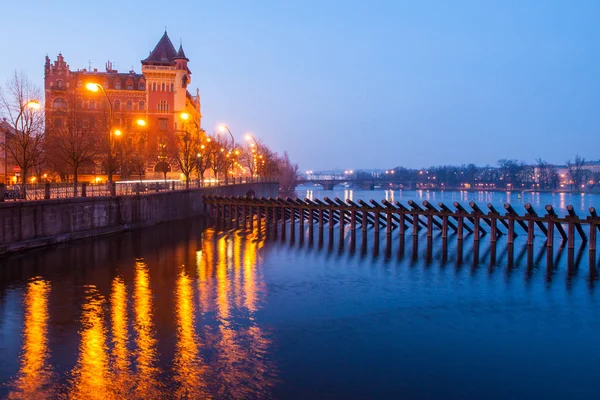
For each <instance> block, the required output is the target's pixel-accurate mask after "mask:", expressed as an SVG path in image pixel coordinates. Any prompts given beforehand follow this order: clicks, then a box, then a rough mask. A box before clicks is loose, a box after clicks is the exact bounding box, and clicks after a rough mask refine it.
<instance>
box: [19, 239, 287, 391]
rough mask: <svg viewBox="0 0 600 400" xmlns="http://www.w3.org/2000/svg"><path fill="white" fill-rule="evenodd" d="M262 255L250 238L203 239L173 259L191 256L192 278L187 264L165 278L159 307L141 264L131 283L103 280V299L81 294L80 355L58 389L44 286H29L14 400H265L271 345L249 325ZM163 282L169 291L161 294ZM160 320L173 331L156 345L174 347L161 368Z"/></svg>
mask: <svg viewBox="0 0 600 400" xmlns="http://www.w3.org/2000/svg"><path fill="white" fill-rule="evenodd" d="M263 246H264V241H263V240H260V239H258V238H257V237H256V236H254V235H244V234H241V233H240V232H234V233H230V234H225V235H217V234H216V233H215V232H214V231H212V230H207V231H205V233H204V235H203V239H202V242H201V246H200V248H197V249H193V250H192V251H193V253H191V254H189V253H188V255H187V256H185V257H184V256H182V255H181V254H179V255H178V257H179V258H178V259H190V258H188V257H189V256H191V259H192V262H195V263H196V265H195V268H196V271H195V272H196V273H197V278H196V277H195V276H193V275H194V273H193V272H190V269H189V268H186V266H185V265H179V266H177V268H176V269H171V271H173V273H174V274H176V275H175V277H176V279H175V280H172V281H171V280H169V279H166V280H165V282H166V283H161V282H158V283H157V284H156V285H157V286H156V287H157V296H160V298H161V301H160V303H156V304H155V300H153V299H154V294H153V290H152V288H153V286H152V285H151V282H152V281H153V278H151V276H152V277H153V275H151V271H150V269H149V266H148V265H146V263H145V262H144V261H143V260H142V259H138V260H136V261H135V262H134V263H132V264H131V267H130V268H132V269H133V279H132V281H131V282H126V280H125V279H123V277H122V276H121V275H117V276H116V277H112V278H111V279H110V280H108V282H110V286H109V290H107V292H108V293H107V294H106V298H105V297H104V296H103V294H102V293H101V292H100V290H99V289H98V287H103V286H102V285H101V284H99V285H98V287H97V286H95V285H89V286H86V287H85V293H84V296H83V299H82V303H83V304H82V306H81V315H80V318H79V328H78V330H79V352H78V355H77V361H76V364H75V367H74V368H73V370H72V371H71V372H70V373H69V374H68V377H69V379H68V382H67V384H66V385H64V386H60V384H59V383H57V378H58V376H56V377H52V376H51V373H50V371H51V369H50V367H48V365H49V361H48V358H49V355H48V354H49V350H48V344H47V341H48V320H49V319H50V318H49V316H48V296H49V292H50V284H49V283H47V282H44V281H42V280H36V281H34V282H31V283H30V284H29V285H28V289H27V292H26V295H25V300H24V307H25V322H24V328H23V340H24V344H23V350H22V360H21V363H22V366H21V369H20V370H19V374H18V375H17V377H16V378H15V380H14V382H15V383H14V385H13V386H14V390H13V392H12V393H11V398H45V397H47V395H48V394H52V393H55V394H61V395H63V397H67V398H73V399H88V398H91V399H94V398H97V399H113V398H132V399H159V398H210V397H214V398H261V397H268V391H269V390H270V389H271V388H272V386H273V383H274V376H275V372H274V370H275V369H274V367H273V365H272V362H271V361H270V360H269V346H270V345H271V341H270V339H269V337H268V335H267V334H266V333H265V332H264V330H263V329H262V328H261V327H260V326H259V325H258V322H257V318H256V316H257V312H258V311H259V309H260V304H261V301H262V298H263V296H264V294H265V292H266V290H265V287H264V283H263V280H262V275H261V273H260V254H261V249H262V247H263ZM187 251H188V252H189V251H190V250H189V249H188V250H187ZM175 253H176V252H173V253H172V254H175ZM194 256H195V259H194ZM173 266H174V265H173ZM125 276H127V274H125ZM160 279H161V277H157V280H160ZM169 282H174V285H173V286H165V285H169ZM129 285H131V286H130V287H129ZM165 288H168V291H167V292H166V293H167V295H166V296H165V291H164V290H163V289H165ZM196 290H197V293H196ZM107 299H108V301H107ZM173 311H174V312H173ZM157 315H159V316H160V315H173V317H172V318H173V319H172V321H173V322H174V325H172V326H171V325H169V324H168V322H167V325H164V326H160V328H161V329H163V331H161V336H160V340H161V341H162V340H165V343H164V344H166V345H167V346H166V347H167V348H168V344H169V343H173V344H174V353H173V356H172V358H171V357H170V355H163V357H167V358H164V359H163V358H160V359H159V353H158V348H159V346H158V344H159V339H158V336H157V332H156V330H157V327H156V318H157ZM163 319H164V318H163ZM163 319H161V321H162V320H163ZM173 327H176V329H173ZM164 329H170V330H171V331H170V332H171V336H164V334H163V332H166V333H167V335H169V331H168V330H164ZM161 343H162V342H161ZM164 344H161V347H160V348H161V349H162V348H163V347H162V346H164ZM51 388H52V389H53V390H54V391H50V390H49V389H51Z"/></svg>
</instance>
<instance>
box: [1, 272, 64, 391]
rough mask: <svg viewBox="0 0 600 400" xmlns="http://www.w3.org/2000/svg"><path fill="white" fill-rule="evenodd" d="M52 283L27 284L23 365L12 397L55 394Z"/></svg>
mask: <svg viewBox="0 0 600 400" xmlns="http://www.w3.org/2000/svg"><path fill="white" fill-rule="evenodd" d="M49 293H50V284H49V283H48V282H46V281H44V280H42V279H40V278H35V279H34V280H33V281H31V282H29V283H28V284H27V292H26V294H25V300H24V302H23V303H24V306H25V322H24V328H23V335H22V338H23V351H22V354H21V357H20V363H21V367H20V369H19V372H18V374H17V379H16V381H15V382H14V384H13V385H11V386H12V387H13V390H12V391H11V393H10V395H9V398H11V399H13V398H14V399H22V398H26V399H35V398H42V397H44V396H52V395H53V392H52V390H51V388H50V384H51V383H52V377H53V374H52V368H51V367H50V365H49V364H48V358H49V356H50V354H49V349H48V338H47V333H48V294H49Z"/></svg>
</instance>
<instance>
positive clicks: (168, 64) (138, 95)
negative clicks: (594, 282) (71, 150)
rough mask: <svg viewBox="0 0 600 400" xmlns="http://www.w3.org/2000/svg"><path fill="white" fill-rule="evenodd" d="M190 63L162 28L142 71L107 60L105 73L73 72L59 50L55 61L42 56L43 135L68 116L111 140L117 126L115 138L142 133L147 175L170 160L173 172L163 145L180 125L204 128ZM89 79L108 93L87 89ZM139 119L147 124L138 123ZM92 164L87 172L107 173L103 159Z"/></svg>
mask: <svg viewBox="0 0 600 400" xmlns="http://www.w3.org/2000/svg"><path fill="white" fill-rule="evenodd" d="M188 62H189V59H188V58H187V57H186V55H185V53H184V51H183V47H182V46H181V45H180V46H179V50H176V49H175V47H174V46H173V43H172V42H171V40H170V39H169V36H168V35H167V32H166V31H165V33H164V35H163V36H162V37H161V38H160V40H159V42H158V43H157V45H156V46H155V47H154V49H153V50H152V51H151V52H150V55H149V56H148V57H147V58H146V59H144V60H142V61H141V73H136V72H135V71H134V70H131V71H129V72H119V71H117V70H115V69H113V65H112V63H111V62H110V61H109V62H107V63H106V68H105V71H98V70H97V69H93V70H87V69H82V70H75V71H73V70H71V68H70V67H69V65H68V64H67V63H66V61H65V59H64V57H63V55H62V54H58V57H57V58H56V60H55V61H54V62H51V61H50V58H49V57H48V56H46V62H45V66H44V89H45V98H46V101H45V104H46V106H45V107H46V109H45V111H46V126H47V135H52V132H53V130H57V129H60V128H61V127H63V126H65V124H67V123H69V122H70V121H68V120H69V118H77V124H81V126H82V127H83V129H87V131H88V132H89V134H90V135H96V136H98V140H99V141H107V143H109V142H110V139H108V140H107V137H108V136H109V135H110V134H111V133H109V132H115V131H116V130H118V131H119V132H120V133H121V135H119V137H118V138H113V139H112V140H113V141H116V140H121V141H131V140H133V139H134V138H139V137H140V136H143V137H144V143H145V147H146V151H147V162H146V168H145V176H146V177H153V176H155V174H158V173H160V172H162V170H161V168H159V167H160V165H161V163H164V162H167V163H168V164H170V165H168V170H169V171H175V170H176V167H175V165H171V164H173V163H169V161H168V157H166V156H165V154H163V153H164V151H165V146H166V144H167V143H172V140H171V139H172V137H173V135H176V134H177V132H180V131H181V130H182V129H184V123H185V124H188V125H186V127H185V129H193V130H195V131H197V132H201V130H202V128H201V126H202V125H201V120H202V114H201V109H200V94H199V92H198V90H196V93H195V94H194V95H192V94H191V93H190V92H189V91H188V86H189V84H190V83H191V75H192V73H191V71H190V69H189V68H188ZM89 83H94V84H99V85H102V88H103V89H104V92H105V93H106V96H105V94H104V92H103V91H102V90H98V91H96V92H93V91H90V90H89V89H88V88H87V87H86V85H87V84H89ZM107 97H108V99H107ZM111 108H112V112H111ZM74 115H75V117H74ZM182 115H183V116H184V117H183V118H182ZM184 118H185V121H184ZM139 120H143V121H144V122H145V124H144V125H143V126H141V125H139V124H138V121H139ZM88 168H89V167H88ZM93 168H94V169H95V171H93V172H91V173H96V174H98V173H103V172H105V171H103V166H102V164H101V163H96V164H95V165H94V166H93ZM104 169H105V167H104ZM88 173H89V171H88Z"/></svg>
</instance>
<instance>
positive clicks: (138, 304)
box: [133, 260, 161, 399]
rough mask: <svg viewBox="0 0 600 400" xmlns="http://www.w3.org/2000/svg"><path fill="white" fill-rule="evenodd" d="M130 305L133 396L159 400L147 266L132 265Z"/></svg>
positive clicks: (138, 263)
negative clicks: (134, 346)
mask: <svg viewBox="0 0 600 400" xmlns="http://www.w3.org/2000/svg"><path fill="white" fill-rule="evenodd" d="M133 305H134V330H135V333H136V338H135V345H136V352H135V361H136V368H137V377H136V380H137V386H136V395H137V397H138V398H145V399H154V398H160V397H161V395H160V388H161V385H160V384H159V381H158V373H159V370H158V368H157V367H156V361H157V360H156V358H157V352H156V338H155V333H154V324H153V322H152V319H153V304H152V289H151V288H150V277H149V273H148V266H147V265H146V263H144V262H143V261H141V260H138V261H137V262H136V263H135V278H134V287H133Z"/></svg>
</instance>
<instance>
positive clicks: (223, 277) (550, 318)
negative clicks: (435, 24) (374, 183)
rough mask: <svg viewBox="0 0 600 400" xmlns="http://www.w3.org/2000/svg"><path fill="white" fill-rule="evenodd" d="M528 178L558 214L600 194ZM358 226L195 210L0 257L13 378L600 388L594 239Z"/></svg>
mask: <svg viewBox="0 0 600 400" xmlns="http://www.w3.org/2000/svg"><path fill="white" fill-rule="evenodd" d="M309 190H310V189H309ZM345 194H346V193H345V192H344V190H341V191H332V192H325V191H313V192H311V193H307V192H302V191H299V193H298V195H299V197H311V196H314V197H318V198H322V197H324V196H328V197H332V198H333V197H336V196H337V197H340V198H343V197H350V196H347V195H345ZM351 196H352V197H353V198H354V199H355V200H357V199H358V198H364V199H369V198H374V199H377V200H380V199H382V198H385V197H388V198H391V196H390V194H389V193H387V194H386V193H383V191H381V192H353V193H352V194H351ZM363 196H364V197H363ZM393 196H394V199H395V200H399V201H401V202H403V203H406V201H407V200H408V199H409V198H412V199H415V200H417V199H419V200H420V201H422V200H423V199H426V198H427V196H429V200H430V201H431V202H432V203H434V204H436V203H437V202H439V201H444V202H448V203H451V202H452V201H460V202H464V204H463V205H465V206H466V205H467V204H466V203H467V202H468V201H469V200H472V199H474V200H475V201H477V202H480V203H481V204H480V206H481V207H482V208H483V206H485V203H487V202H491V203H493V204H495V205H497V206H498V208H499V207H501V206H502V204H503V202H504V201H506V194H505V193H504V194H502V193H491V194H485V193H482V194H477V193H467V194H464V193H454V194H453V193H439V192H429V193H427V192H421V193H417V192H404V193H400V192H395V193H393ZM461 196H466V197H465V198H461ZM478 196H482V197H481V198H480V197H478ZM502 196H504V197H502ZM514 196H515V194H513V195H511V203H518V202H519V201H525V202H531V203H532V204H533V205H534V206H535V207H536V208H539V211H538V212H540V213H541V209H542V208H543V205H545V204H553V205H554V206H555V208H556V209H557V212H558V213H559V214H560V215H562V214H563V213H564V212H563V211H562V210H564V207H566V205H567V204H573V205H574V206H576V210H577V212H578V213H582V214H583V212H584V211H585V212H587V207H589V206H590V205H593V203H594V201H595V200H596V201H597V200H598V198H597V197H595V196H590V195H586V196H581V195H552V194H543V195H535V194H532V195H531V196H532V197H531V199H532V200H528V198H527V196H529V194H524V195H523V196H522V199H516V200H515V199H514ZM536 196H537V199H538V200H534V199H535V198H536ZM597 204H600V202H597ZM515 209H517V207H515ZM522 210H523V209H522V208H519V209H518V211H522ZM296 228H298V225H297V226H296ZM348 236H349V235H348V232H346V233H345V234H344V236H343V237H342V238H341V239H340V237H339V232H338V229H337V228H336V229H334V230H333V232H332V236H331V237H329V235H328V234H326V235H325V238H324V240H323V241H322V242H320V241H319V240H314V241H311V240H310V239H309V238H308V237H307V232H298V231H296V234H295V235H294V239H293V240H292V239H291V235H290V233H289V232H288V235H287V238H286V239H285V240H282V239H281V237H274V236H272V235H271V236H269V235H260V236H259V235H258V234H257V232H243V231H240V230H228V231H224V232H216V231H215V230H214V229H212V228H210V227H206V226H205V225H204V222H203V221H201V220H190V221H179V222H173V223H166V224H161V225H157V226H154V227H150V228H146V229H144V230H136V231H131V232H127V233H122V234H116V235H112V236H106V237H100V238H96V239H90V240H80V241H76V242H73V243H68V244H63V245H58V246H53V247H49V248H45V249H40V250H36V251H31V252H28V253H24V254H19V255H15V256H11V257H7V258H4V259H1V260H0V265H1V268H0V381H2V382H3V384H2V386H0V396H2V397H9V398H56V397H58V398H81V399H83V398H99V399H100V398H102V399H105V398H144V399H147V398H216V399H227V398H235V399H269V398H275V399H388V398H390V399H391V398H411V399H469V398H472V399H484V398H485V399H506V398H515V399H517V398H518V399H527V398H531V399H538V398H546V399H565V398H575V399H578V398H581V399H584V398H585V399H589V398H596V397H598V395H597V384H596V382H597V378H596V372H595V367H596V366H597V365H598V362H600V350H598V349H597V348H596V346H595V340H596V337H597V334H598V332H600V318H598V315H599V311H600V300H599V299H598V287H597V285H598V272H597V263H598V262H597V258H596V257H595V255H594V256H593V257H589V256H588V252H587V250H586V248H585V246H584V245H581V247H578V248H577V249H576V250H575V255H574V259H575V262H574V263H570V264H569V263H567V259H568V258H569V257H567V256H564V255H563V252H566V251H563V250H562V249H559V248H558V246H556V247H557V248H555V249H554V250H551V252H550V253H548V250H547V249H546V248H544V246H543V240H541V238H538V239H537V240H536V242H535V246H534V247H533V248H531V249H528V248H526V246H524V244H523V238H522V237H521V236H520V237H518V238H517V241H516V243H515V249H514V253H515V254H514V262H513V263H511V265H510V266H509V265H508V264H507V246H506V242H505V240H502V239H501V240H499V242H498V245H497V249H494V250H493V251H492V250H491V249H490V248H489V244H488V241H487V240H483V239H482V242H481V245H480V247H477V248H476V247H475V245H474V243H473V241H472V240H471V239H470V238H467V239H465V241H464V244H463V245H462V246H460V248H459V247H458V246H457V243H456V240H455V238H454V237H453V236H451V237H450V238H449V240H448V245H447V246H443V244H442V240H441V238H440V237H439V235H437V236H434V238H433V240H432V241H431V242H429V243H428V242H427V240H426V237H425V236H424V235H421V237H420V238H419V239H418V240H417V241H416V242H413V241H412V238H410V236H409V237H407V238H406V240H405V244H404V245H402V246H401V245H400V241H399V237H398V236H397V235H394V236H393V237H392V242H391V251H382V252H378V251H374V247H375V246H373V243H372V237H369V239H368V240H369V246H367V248H365V249H356V251H353V250H351V248H350V246H349V243H348ZM301 239H305V240H301ZM384 242H385V240H384V238H382V248H383V247H385V245H384ZM576 244H577V246H580V243H576ZM442 249H443V250H442ZM493 253H495V254H496V255H495V256H494V257H493V256H492V254H493ZM475 254H477V256H476V257H475ZM548 255H549V257H550V258H551V259H552V260H553V263H552V265H548V264H547V262H546V261H547V257H548Z"/></svg>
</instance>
